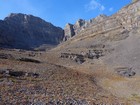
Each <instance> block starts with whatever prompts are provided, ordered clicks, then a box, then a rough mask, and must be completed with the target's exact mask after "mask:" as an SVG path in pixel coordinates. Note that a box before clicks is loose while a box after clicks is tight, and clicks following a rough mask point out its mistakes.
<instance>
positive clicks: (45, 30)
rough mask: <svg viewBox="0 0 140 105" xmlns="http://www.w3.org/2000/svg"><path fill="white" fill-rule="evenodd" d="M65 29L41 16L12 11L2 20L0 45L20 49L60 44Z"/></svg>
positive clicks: (0, 23) (0, 24)
mask: <svg viewBox="0 0 140 105" xmlns="http://www.w3.org/2000/svg"><path fill="white" fill-rule="evenodd" d="M63 35H64V34H63V29H61V28H60V27H55V26H54V25H52V24H51V23H48V22H46V21H44V20H42V19H41V18H38V17H35V16H32V15H26V14H21V13H19V14H15V13H12V14H10V15H9V16H8V17H6V18H5V19H4V20H1V21H0V46H1V47H8V48H19V49H34V48H36V47H39V46H40V45H42V44H51V45H55V44H59V43H60V42H61V41H62V39H63Z"/></svg>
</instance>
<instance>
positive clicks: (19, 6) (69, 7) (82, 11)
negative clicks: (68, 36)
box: [0, 0, 131, 28]
mask: <svg viewBox="0 0 140 105" xmlns="http://www.w3.org/2000/svg"><path fill="white" fill-rule="evenodd" d="M130 2H131V0H0V19H4V17H6V16H8V15H9V14H10V13H24V14H32V15H34V16H38V17H41V18H42V19H44V20H46V21H47V22H51V23H52V24H54V25H56V26H60V27H62V28H63V27H64V26H65V24H66V23H75V22H76V20H78V19H80V18H82V19H86V20H89V19H91V18H94V17H96V16H98V15H99V14H106V15H111V14H113V13H115V12H117V11H118V10H119V9H121V8H122V7H123V6H125V5H127V4H129V3H130Z"/></svg>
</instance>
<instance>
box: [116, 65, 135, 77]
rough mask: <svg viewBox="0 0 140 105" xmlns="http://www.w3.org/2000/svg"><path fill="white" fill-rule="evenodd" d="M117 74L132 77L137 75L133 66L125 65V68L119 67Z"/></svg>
mask: <svg viewBox="0 0 140 105" xmlns="http://www.w3.org/2000/svg"><path fill="white" fill-rule="evenodd" d="M116 71H117V74H119V75H121V76H123V77H132V76H135V75H136V72H135V71H134V70H133V69H132V68H128V67H124V68H117V69H116Z"/></svg>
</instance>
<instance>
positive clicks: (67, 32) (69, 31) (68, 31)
mask: <svg viewBox="0 0 140 105" xmlns="http://www.w3.org/2000/svg"><path fill="white" fill-rule="evenodd" d="M74 35H75V32H74V28H73V24H70V23H67V24H66V26H65V28H64V38H63V41H66V40H68V39H69V38H71V37H73V36H74Z"/></svg>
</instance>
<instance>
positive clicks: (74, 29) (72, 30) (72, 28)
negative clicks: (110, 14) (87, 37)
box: [64, 15, 107, 41]
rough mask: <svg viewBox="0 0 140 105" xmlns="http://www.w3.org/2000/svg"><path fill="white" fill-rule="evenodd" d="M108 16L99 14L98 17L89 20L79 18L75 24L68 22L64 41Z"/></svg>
mask: <svg viewBox="0 0 140 105" xmlns="http://www.w3.org/2000/svg"><path fill="white" fill-rule="evenodd" d="M106 18H107V16H106V15H99V16H97V17H96V18H93V19H90V20H88V21H86V20H83V19H79V20H77V21H76V23H75V24H74V25H73V24H70V23H68V24H66V26H65V29H64V31H65V34H64V41H66V40H68V39H70V38H71V37H72V36H74V35H77V34H79V33H80V32H81V31H83V30H85V29H86V28H88V27H90V26H92V25H94V24H97V23H99V22H101V21H103V20H105V19H106Z"/></svg>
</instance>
